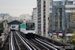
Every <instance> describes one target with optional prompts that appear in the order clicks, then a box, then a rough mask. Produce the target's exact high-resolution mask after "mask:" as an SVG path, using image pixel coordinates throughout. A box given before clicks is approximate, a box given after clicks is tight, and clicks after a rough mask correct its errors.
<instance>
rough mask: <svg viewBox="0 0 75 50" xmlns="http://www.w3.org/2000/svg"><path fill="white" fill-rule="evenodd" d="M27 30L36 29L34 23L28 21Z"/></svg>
mask: <svg viewBox="0 0 75 50" xmlns="http://www.w3.org/2000/svg"><path fill="white" fill-rule="evenodd" d="M26 30H35V24H34V23H26Z"/></svg>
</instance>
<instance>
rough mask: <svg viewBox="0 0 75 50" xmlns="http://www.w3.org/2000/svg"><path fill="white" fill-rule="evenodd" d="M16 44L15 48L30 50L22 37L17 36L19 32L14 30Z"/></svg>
mask: <svg viewBox="0 0 75 50" xmlns="http://www.w3.org/2000/svg"><path fill="white" fill-rule="evenodd" d="M14 43H15V44H14V45H15V50H28V49H27V47H26V46H25V45H24V43H23V42H22V41H21V39H20V38H19V37H18V36H17V34H16V33H15V32H14Z"/></svg>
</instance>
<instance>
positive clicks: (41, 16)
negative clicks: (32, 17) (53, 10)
mask: <svg viewBox="0 0 75 50" xmlns="http://www.w3.org/2000/svg"><path fill="white" fill-rule="evenodd" d="M49 2H50V0H37V16H38V19H37V20H38V22H37V23H38V26H37V27H38V34H40V35H42V36H46V37H48V17H49Z"/></svg>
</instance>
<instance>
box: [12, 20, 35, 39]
mask: <svg viewBox="0 0 75 50" xmlns="http://www.w3.org/2000/svg"><path fill="white" fill-rule="evenodd" d="M35 29H36V24H35V22H33V21H26V22H24V23H22V24H20V25H19V26H16V25H12V26H11V30H19V31H20V32H22V33H24V34H25V37H26V38H34V34H35Z"/></svg>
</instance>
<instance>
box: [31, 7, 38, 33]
mask: <svg viewBox="0 0 75 50" xmlns="http://www.w3.org/2000/svg"><path fill="white" fill-rule="evenodd" d="M32 20H33V21H34V22H35V24H36V34H37V33H38V32H37V30H38V29H37V8H33V12H32Z"/></svg>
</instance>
